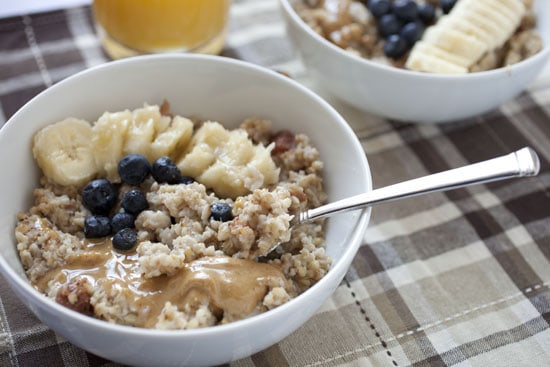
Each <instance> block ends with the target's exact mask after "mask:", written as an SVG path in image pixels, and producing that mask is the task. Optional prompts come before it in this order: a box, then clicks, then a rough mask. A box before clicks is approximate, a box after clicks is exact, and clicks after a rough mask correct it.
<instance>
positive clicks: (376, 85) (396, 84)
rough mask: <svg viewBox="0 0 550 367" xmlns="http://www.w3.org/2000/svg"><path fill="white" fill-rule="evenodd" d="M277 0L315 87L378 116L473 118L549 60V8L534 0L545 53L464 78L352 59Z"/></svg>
mask: <svg viewBox="0 0 550 367" xmlns="http://www.w3.org/2000/svg"><path fill="white" fill-rule="evenodd" d="M292 2H293V0H280V8H281V10H282V14H283V17H284V19H285V23H286V27H287V32H288V35H289V36H290V38H291V40H292V42H293V44H294V46H295V48H296V50H297V51H298V53H299V55H300V56H301V58H302V60H303V62H304V64H305V66H306V68H307V70H308V72H309V73H311V75H312V76H313V78H314V79H315V80H316V81H318V82H319V85H320V86H321V87H323V88H324V89H326V91H327V92H329V93H332V94H333V95H334V96H336V97H338V98H339V99H341V100H343V101H344V102H347V103H348V104H350V105H352V106H354V107H356V108H359V109H361V110H364V111H368V112H370V113H373V114H376V115H380V116H382V117H386V118H390V119H395V120H401V121H412V122H428V123H439V122H447V121H454V120H459V119H464V118H468V117H473V116H476V115H479V114H482V113H484V112H488V111H490V110H492V109H495V108H497V107H498V106H500V105H501V104H502V103H504V102H506V101H508V100H510V99H512V98H514V97H515V96H517V95H518V94H519V93H521V92H522V91H523V90H524V89H525V88H526V87H527V86H528V84H529V83H530V82H531V81H532V80H533V79H534V78H535V77H536V76H537V75H538V74H539V73H540V72H541V70H542V69H543V68H544V66H545V64H546V62H547V60H548V58H549V56H550V6H548V4H547V1H546V0H537V1H536V2H535V13H536V14H537V19H538V30H539V32H540V34H541V35H542V38H543V40H544V44H545V46H544V49H543V50H542V51H541V52H539V53H538V54H536V55H535V56H533V57H530V58H529V59H527V60H524V61H522V62H520V63H518V64H516V65H512V66H509V67H506V68H500V69H495V70H490V71H485V72H478V73H472V74H466V75H440V74H428V73H420V72H414V71H409V70H403V69H399V68H395V67H391V66H387V65H383V64H380V63H376V62H373V61H370V60H367V59H364V58H360V57H358V56H354V55H351V54H350V53H348V52H346V51H344V50H343V49H341V48H340V47H338V46H336V45H334V44H332V43H331V42H329V41H327V40H326V39H325V38H323V37H321V36H320V35H318V34H317V33H315V32H314V31H313V30H312V29H311V28H310V27H309V26H308V25H307V24H306V23H305V22H304V21H302V19H301V18H300V17H299V16H298V15H297V14H296V12H295V11H294V9H293V8H292V6H291V4H292Z"/></svg>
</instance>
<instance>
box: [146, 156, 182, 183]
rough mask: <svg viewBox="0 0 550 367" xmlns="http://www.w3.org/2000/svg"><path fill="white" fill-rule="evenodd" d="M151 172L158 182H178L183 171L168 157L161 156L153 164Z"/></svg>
mask: <svg viewBox="0 0 550 367" xmlns="http://www.w3.org/2000/svg"><path fill="white" fill-rule="evenodd" d="M151 173H152V174H153V177H154V179H155V181H157V182H158V183H168V184H172V185H175V184H178V183H179V181H180V177H181V172H180V170H179V169H178V167H177V166H176V165H175V164H174V162H172V160H171V159H170V158H168V157H160V158H159V159H157V160H156V161H155V162H154V163H153V165H152V166H151Z"/></svg>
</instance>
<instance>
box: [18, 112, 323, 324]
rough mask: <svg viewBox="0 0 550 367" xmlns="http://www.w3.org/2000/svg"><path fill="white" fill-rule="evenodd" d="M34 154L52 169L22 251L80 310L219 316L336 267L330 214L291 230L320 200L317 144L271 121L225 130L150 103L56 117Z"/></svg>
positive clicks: (260, 305) (285, 295) (135, 320)
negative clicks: (330, 248) (328, 249)
mask: <svg viewBox="0 0 550 367" xmlns="http://www.w3.org/2000/svg"><path fill="white" fill-rule="evenodd" d="M33 155H34V157H35V159H36V161H37V163H38V165H39V167H40V168H41V170H42V173H43V175H44V176H43V177H42V179H41V186H40V187H39V188H36V189H35V190H34V192H33V196H34V204H33V206H32V207H31V208H30V209H29V210H28V211H26V212H21V213H19V214H18V215H17V225H16V228H15V235H16V238H17V241H18V245H17V248H18V251H19V255H20V258H21V261H22V263H23V266H24V268H25V271H26V274H27V276H28V278H29V281H30V282H31V283H32V284H33V286H34V287H35V288H36V289H38V290H39V291H40V292H42V293H44V294H46V295H47V296H48V297H50V298H51V299H53V300H55V301H56V302H57V303H59V304H61V305H63V306H65V307H68V308H70V309H72V310H75V311H77V312H80V313H82V314H85V315H89V316H93V317H96V318H98V319H101V320H105V321H108V322H111V323H117V324H122V325H129V326H137V327H145V328H155V329H189V328H199V327H206V326H214V325H219V324H225V323H228V322H232V321H236V320H241V319H244V318H248V317H250V316H253V315H256V314H259V313H262V312H265V311H267V310H270V309H272V308H275V307H277V306H280V305H281V304H283V303H285V302H287V301H289V300H290V299H292V298H295V297H296V296H297V295H299V294H300V293H302V292H304V291H305V290H307V289H308V288H309V287H311V286H312V285H313V284H315V283H316V282H317V281H318V280H319V279H321V278H322V277H323V276H324V275H325V274H326V272H327V271H328V269H329V267H330V264H331V260H330V257H329V256H327V255H326V253H325V250H324V226H323V223H322V222H317V223H311V224H306V225H303V226H300V227H299V228H297V229H295V230H293V231H292V232H291V231H290V228H289V227H290V220H291V218H292V213H295V212H297V211H298V210H300V209H307V208H312V207H316V206H319V205H321V204H323V203H324V202H325V201H326V193H325V191H324V189H323V179H322V169H323V163H322V162H321V161H320V157H319V151H318V150H317V148H316V147H314V146H313V145H312V144H311V141H310V139H309V138H308V137H307V136H306V135H304V134H300V133H299V132H296V133H294V132H290V131H288V130H282V131H273V130H272V126H271V122H270V121H268V120H265V119H258V118H248V119H245V120H244V121H243V122H242V124H241V125H240V127H239V128H237V129H233V130H227V129H225V128H224V127H223V126H222V124H220V123H219V122H213V121H194V122H193V121H192V120H190V119H188V118H185V117H183V116H180V115H172V114H170V113H169V112H168V108H167V104H164V105H163V106H158V105H145V106H143V107H141V108H136V109H134V110H132V111H131V110H124V111H117V112H106V113H104V114H103V115H101V116H100V117H99V118H98V119H97V120H96V121H95V122H93V123H91V124H90V123H89V122H87V121H84V120H77V119H73V118H68V119H64V120H62V121H60V122H58V123H55V124H52V125H49V126H47V127H46V128H44V129H41V130H40V131H38V132H37V133H36V134H35V136H34V139H33ZM75 172H76V173H75ZM279 243H280V244H281V245H280V246H278V247H276V249H275V250H273V251H271V249H272V248H273V246H274V245H277V244H279Z"/></svg>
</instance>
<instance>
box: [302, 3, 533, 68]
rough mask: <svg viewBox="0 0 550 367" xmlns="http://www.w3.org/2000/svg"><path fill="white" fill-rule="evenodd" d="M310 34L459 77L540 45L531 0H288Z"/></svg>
mask: <svg viewBox="0 0 550 367" xmlns="http://www.w3.org/2000/svg"><path fill="white" fill-rule="evenodd" d="M292 4H293V6H294V9H295V10H296V12H297V13H298V15H299V16H300V17H301V18H302V19H303V21H304V22H306V24H307V25H308V26H310V27H311V28H312V29H313V30H314V31H315V32H316V33H318V34H319V35H321V36H322V37H324V38H325V39H327V40H328V41H330V42H331V43H333V44H335V45H337V46H338V47H340V48H342V49H344V50H346V51H347V52H349V53H350V54H353V55H356V56H359V57H363V58H366V59H369V60H372V61H375V62H379V63H382V64H386V65H391V66H395V67H399V68H404V69H408V70H414V71H421V72H430V73H443V74H462V73H468V72H479V71H485V70H491V69H496V68H500V67H504V66H508V65H512V64H515V63H517V62H520V61H522V60H525V59H527V58H529V57H531V56H533V55H535V54H536V53H538V52H540V51H541V50H542V48H543V40H542V38H541V36H540V34H539V33H538V31H537V29H536V24H537V16H536V14H535V12H534V10H533V0H489V1H478V0H442V1H440V0H295V1H293V2H292Z"/></svg>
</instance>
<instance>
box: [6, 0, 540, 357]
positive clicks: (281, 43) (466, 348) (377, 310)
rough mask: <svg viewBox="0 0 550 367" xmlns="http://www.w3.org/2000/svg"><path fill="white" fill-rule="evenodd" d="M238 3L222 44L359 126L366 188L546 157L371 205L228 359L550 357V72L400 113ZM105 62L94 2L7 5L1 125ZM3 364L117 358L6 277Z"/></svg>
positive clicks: (265, 8)
mask: <svg viewBox="0 0 550 367" xmlns="http://www.w3.org/2000/svg"><path fill="white" fill-rule="evenodd" d="M231 15H232V18H231V26H230V32H229V38H228V43H227V47H226V49H225V50H224V55H226V56H231V57H235V58H240V59H243V60H247V61H250V62H254V63H257V64H260V65H264V66H267V67H271V68H275V69H279V70H282V71H286V72H288V73H290V74H291V76H293V77H294V78H296V79H297V80H299V81H300V82H302V83H304V84H305V85H307V86H309V87H312V88H314V89H315V90H317V91H318V92H319V93H320V94H321V95H322V96H325V97H326V98H327V99H328V100H329V102H331V103H333V105H334V106H335V107H336V108H337V109H339V110H340V112H341V113H342V114H343V115H344V117H346V118H347V119H348V121H349V123H350V124H351V125H352V127H353V128H354V129H355V131H356V133H357V135H358V137H359V138H360V140H361V142H362V144H363V147H364V149H365V152H366V154H367V157H368V159H369V163H370V165H371V169H372V173H373V179H374V184H375V187H380V186H383V185H388V184H391V183H395V182H398V181H401V180H405V179H409V178H413V177H418V176H421V175H425V174H428V173H432V172H437V171H441V170H445V169H449V168H453V167H457V166H461V165H464V164H468V163H471V162H476V161H479V160H483V159H488V158H491V157H494V156H496V155H501V154H504V153H507V152H510V151H512V150H515V149H518V148H520V147H523V146H527V145H529V146H532V147H533V148H535V149H536V150H537V151H538V152H539V154H540V158H541V160H542V162H541V163H542V170H541V173H540V175H539V176H538V177H536V178H530V179H522V180H515V181H506V182H500V183H493V184H490V185H484V186H477V187H473V188H468V189H459V190H455V191H451V192H448V193H440V194H432V195H429V196H423V197H420V198H414V199H408V200H405V201H400V202H395V203H391V204H386V205H383V206H379V207H376V208H374V210H373V215H372V220H371V225H370V227H369V229H368V231H367V233H366V236H365V239H364V243H363V246H362V247H361V248H360V250H359V253H358V254H357V256H356V258H355V260H354V262H353V265H352V267H351V268H350V270H349V272H348V274H347V275H346V277H345V280H344V281H343V283H342V284H341V285H340V287H339V288H338V289H337V290H336V292H335V294H334V295H333V297H332V298H331V299H330V300H329V301H327V302H326V303H325V304H324V305H323V307H322V309H321V310H319V312H318V313H317V314H316V315H315V316H314V317H313V318H312V319H311V320H310V321H309V322H307V323H306V324H305V325H304V326H303V327H302V328H300V329H299V330H298V331H296V332H295V333H294V334H292V335H291V336H290V337H288V338H286V339H285V340H283V341H282V342H280V343H279V344H277V345H275V346H273V347H271V348H268V349H266V350H264V351H262V352H260V353H258V354H256V355H253V356H251V357H249V358H245V359H243V360H240V361H237V362H234V363H232V364H231V366H243V367H244V366H303V367H314V366H342V365H347V366H461V367H466V366H534V367H537V366H550V327H549V322H550V290H549V285H550V262H549V260H550V220H549V218H550V166H549V162H550V144H549V142H550V119H549V114H550V75H549V74H550V73H549V72H546V73H545V75H544V77H540V78H539V79H537V81H536V83H534V84H533V85H532V86H531V88H530V89H529V92H528V93H524V94H522V95H521V96H520V97H518V98H517V99H515V100H514V101H512V102H509V103H507V104H506V105H504V106H502V108H501V109H499V110H497V111H494V112H491V113H489V114H487V115H484V116H481V117H479V118H475V119H470V120H466V121H461V122H457V123H452V124H446V125H441V126H439V125H415V124H406V123H396V122H392V121H386V120H383V119H380V118H376V117H373V116H367V115H365V114H364V113H361V112H359V111H355V110H352V109H350V108H348V107H346V106H344V105H343V104H341V103H340V102H338V101H336V100H334V99H333V98H332V97H330V95H329V94H327V93H325V91H323V90H321V89H319V88H317V86H315V84H314V83H313V82H312V81H311V80H309V79H308V76H307V74H306V72H305V70H304V69H303V67H302V65H301V63H300V62H299V61H298V60H297V59H296V56H295V55H294V54H293V52H292V49H291V46H290V44H289V43H288V41H287V39H286V37H285V30H284V25H283V24H282V21H281V18H280V15H279V12H278V5H277V2H276V0H261V1H260V0H240V1H237V0H235V1H234V2H233V5H232V12H231ZM106 61H107V58H106V56H105V55H104V54H103V52H102V51H101V48H100V45H99V43H98V40H97V38H96V37H95V35H94V30H93V24H92V19H91V12H90V9H89V8H86V7H84V8H75V9H68V10H65V11H57V12H50V13H44V14H34V15H27V16H22V17H14V18H8V19H1V20H0V125H1V124H2V123H4V122H5V121H6V120H7V119H8V118H9V117H10V116H11V115H12V114H13V113H14V112H15V111H16V110H17V109H18V108H19V107H21V106H22V105H23V104H24V103H25V102H26V101H27V100H29V99H30V98H31V97H33V96H34V95H36V94H37V93H39V92H40V91H41V90H43V89H45V88H47V87H48V86H50V85H52V84H53V83H55V82H57V81H59V80H61V79H63V78H65V77H67V76H69V75H71V74H74V73H75V72H77V71H80V70H82V69H84V68H87V67H90V66H93V65H96V64H100V63H103V62H106ZM3 164H7V163H6V161H5V160H4V163H3ZM12 179H13V178H12ZM0 366H19V367H26V366H116V364H115V363H112V362H109V361H106V360H104V359H102V358H99V357H97V356H94V355H92V354H89V353H87V352H85V351H82V350H80V349H79V348H77V347H75V346H73V345H71V344H70V343H68V342H67V341H66V340H63V339H62V338H61V337H59V336H57V335H56V334H54V333H53V332H52V331H51V330H49V329H48V328H47V327H45V326H44V325H43V324H41V323H40V322H39V321H37V320H36V318H34V316H33V315H32V314H31V313H30V311H28V310H27V308H26V307H25V306H24V305H22V304H21V303H20V302H19V300H18V299H16V297H15V296H14V295H13V293H12V292H11V290H10V289H9V288H8V286H7V285H6V283H5V282H4V281H3V280H2V279H0Z"/></svg>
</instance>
